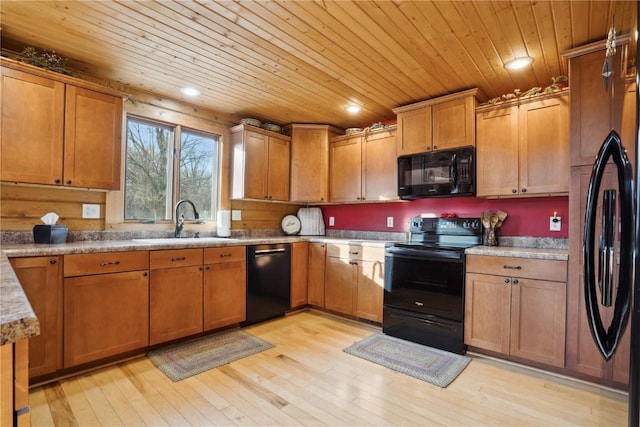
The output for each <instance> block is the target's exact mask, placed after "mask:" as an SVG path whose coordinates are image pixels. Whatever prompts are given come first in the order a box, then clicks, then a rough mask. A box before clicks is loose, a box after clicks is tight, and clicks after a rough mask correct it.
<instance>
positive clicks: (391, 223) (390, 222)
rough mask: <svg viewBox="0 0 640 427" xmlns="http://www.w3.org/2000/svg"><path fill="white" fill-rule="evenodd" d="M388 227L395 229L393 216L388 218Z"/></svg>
mask: <svg viewBox="0 0 640 427" xmlns="http://www.w3.org/2000/svg"><path fill="white" fill-rule="evenodd" d="M387 227H388V228H393V217H392V216H388V217H387Z"/></svg>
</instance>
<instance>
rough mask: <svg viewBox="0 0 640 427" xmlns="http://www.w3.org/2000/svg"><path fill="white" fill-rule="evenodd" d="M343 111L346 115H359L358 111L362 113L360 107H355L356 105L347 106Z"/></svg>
mask: <svg viewBox="0 0 640 427" xmlns="http://www.w3.org/2000/svg"><path fill="white" fill-rule="evenodd" d="M345 110H347V112H348V113H351V114H356V113H359V112H360V111H362V107H360V106H359V105H356V104H351V105H348V106H347V107H346V108H345Z"/></svg>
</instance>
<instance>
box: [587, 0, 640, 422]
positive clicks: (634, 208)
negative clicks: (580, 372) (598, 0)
mask: <svg viewBox="0 0 640 427" xmlns="http://www.w3.org/2000/svg"><path fill="white" fill-rule="evenodd" d="M637 9H638V10H637V12H636V13H637V14H638V17H639V18H640V8H637ZM636 58H640V49H639V48H638V44H637V43H636ZM639 87H640V78H639V76H638V72H637V71H636V122H635V123H636V124H635V126H636V128H635V141H621V139H620V136H619V135H618V134H617V133H616V132H615V131H611V133H610V134H609V135H608V136H607V138H606V139H605V141H604V142H603V144H602V146H601V148H600V151H599V153H598V156H597V158H596V161H595V163H594V165H593V169H592V173H591V181H590V183H589V187H588V194H587V206H586V213H585V224H584V240H583V257H584V258H583V261H584V262H583V267H584V278H585V279H584V287H585V289H584V290H585V292H584V293H585V304H586V309H587V317H588V319H589V327H590V328H591V332H592V336H593V339H594V341H595V343H596V345H597V347H598V349H599V350H600V353H601V354H602V357H603V358H604V359H605V360H609V359H610V358H611V357H612V356H613V355H614V354H615V352H616V350H617V347H618V344H619V342H620V339H621V337H622V334H623V333H624V332H625V330H626V328H631V331H630V333H631V354H630V366H629V418H628V420H629V422H628V425H629V426H630V427H638V426H640V254H638V251H640V215H639V213H638V207H639V206H640V174H639V173H638V166H640V143H639V141H640V127H639V126H638V124H639V123H640V91H639V90H638V88H639ZM625 144H635V148H636V149H635V153H636V162H635V165H636V167H635V170H634V168H632V165H631V162H630V161H629V159H628V157H627V155H626V152H625V150H624V145H625ZM612 163H613V164H614V166H613V167H614V168H615V170H616V172H615V173H616V174H617V188H616V186H612V188H604V187H607V185H604V186H603V185H601V183H602V177H603V173H604V171H605V169H606V168H611V167H612ZM608 164H609V166H608ZM601 187H602V188H601ZM596 226H598V228H599V229H600V235H599V236H596V235H595V234H596V232H595V230H596V228H597V227H596ZM599 307H613V317H612V318H611V320H610V321H609V322H607V321H604V320H603V319H602V317H601V310H600V308H599Z"/></svg>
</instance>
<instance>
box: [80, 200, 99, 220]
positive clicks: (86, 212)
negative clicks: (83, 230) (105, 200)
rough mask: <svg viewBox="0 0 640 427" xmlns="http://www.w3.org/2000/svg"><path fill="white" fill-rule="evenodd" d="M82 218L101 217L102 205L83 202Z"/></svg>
mask: <svg viewBox="0 0 640 427" xmlns="http://www.w3.org/2000/svg"><path fill="white" fill-rule="evenodd" d="M82 218H87V219H97V218H100V205H94V204H89V203H83V204H82Z"/></svg>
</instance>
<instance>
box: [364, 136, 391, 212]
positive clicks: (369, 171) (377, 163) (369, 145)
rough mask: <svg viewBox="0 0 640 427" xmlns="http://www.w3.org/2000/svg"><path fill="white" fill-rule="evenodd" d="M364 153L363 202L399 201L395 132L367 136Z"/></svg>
mask: <svg viewBox="0 0 640 427" xmlns="http://www.w3.org/2000/svg"><path fill="white" fill-rule="evenodd" d="M362 152H363V154H362V175H363V177H362V200H370V201H374V200H397V199H398V161H397V156H396V138H395V132H382V133H376V134H373V135H368V136H366V137H365V138H364V139H363V141H362Z"/></svg>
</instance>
